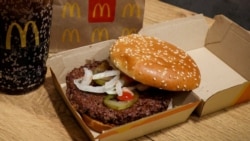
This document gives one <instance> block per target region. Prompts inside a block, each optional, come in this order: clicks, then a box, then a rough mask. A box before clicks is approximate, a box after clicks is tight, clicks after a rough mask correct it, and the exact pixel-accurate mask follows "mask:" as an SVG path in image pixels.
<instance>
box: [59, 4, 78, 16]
mask: <svg viewBox="0 0 250 141" xmlns="http://www.w3.org/2000/svg"><path fill="white" fill-rule="evenodd" d="M67 11H68V13H69V17H71V18H73V17H75V16H77V17H78V18H81V9H80V6H79V4H78V3H76V2H73V3H69V2H66V3H65V4H64V6H63V9H62V18H65V17H66V14H67ZM75 14H76V15H75Z"/></svg>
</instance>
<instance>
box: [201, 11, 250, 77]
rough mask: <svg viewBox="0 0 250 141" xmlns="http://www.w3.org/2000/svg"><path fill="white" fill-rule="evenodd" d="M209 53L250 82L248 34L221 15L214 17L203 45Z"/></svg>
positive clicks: (249, 39)
mask: <svg viewBox="0 0 250 141" xmlns="http://www.w3.org/2000/svg"><path fill="white" fill-rule="evenodd" d="M205 46H206V47H207V48H208V49H209V50H210V51H211V52H213V53H214V54H215V55H216V56H218V57H219V58H220V59H221V60H223V61H224V62H225V63H227V64H228V65H229V66H230V67H232V68H233V69H234V70H236V71H237V72H238V73H239V74H241V75H242V76H243V77H244V78H246V79H247V80H250V71H249V70H250V63H249V62H250V33H249V32H248V31H246V30H245V29H243V28H242V27H240V26H239V25H237V24H236V23H234V22H233V21H231V20H230V19H228V18H226V17H225V16H223V15H217V16H215V23H214V24H213V26H212V27H211V29H210V30H209V31H208V34H207V38H206V45H205Z"/></svg>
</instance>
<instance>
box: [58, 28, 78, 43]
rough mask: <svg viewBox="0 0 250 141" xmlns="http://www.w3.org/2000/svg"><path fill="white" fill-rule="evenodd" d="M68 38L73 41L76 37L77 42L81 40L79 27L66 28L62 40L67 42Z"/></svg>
mask: <svg viewBox="0 0 250 141" xmlns="http://www.w3.org/2000/svg"><path fill="white" fill-rule="evenodd" d="M67 37H69V38H67ZM66 39H69V41H70V42H73V39H76V42H77V43H79V42H80V33H79V31H78V30H77V29H65V30H64V31H63V34H62V42H65V41H66Z"/></svg>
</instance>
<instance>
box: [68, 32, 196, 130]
mask: <svg viewBox="0 0 250 141" xmlns="http://www.w3.org/2000/svg"><path fill="white" fill-rule="evenodd" d="M66 84H67V90H66V95H67V98H68V99H69V101H70V102H71V104H72V106H73V107H74V109H75V110H76V111H77V112H78V113H79V114H80V115H81V117H82V120H83V121H84V122H85V123H86V125H87V126H88V127H89V128H91V129H92V130H94V131H96V132H102V131H104V130H108V129H111V128H113V127H116V126H120V125H123V124H126V123H129V122H132V121H135V120H139V119H141V118H144V117H147V116H150V115H153V114H156V113H159V112H162V111H166V110H168V109H169V108H170V107H171V99H172V96H173V95H176V94H178V93H179V92H180V91H181V92H183V91H191V90H193V89H195V88H197V87H198V86H199V84H200V71H199V68H198V66H197V65H196V63H195V61H194V60H193V59H192V58H191V57H190V56H189V55H188V54H187V53H186V52H185V51H183V50H181V49H180V48H177V47H176V46H174V45H173V44H170V43H168V42H166V41H163V40H160V39H158V38H155V37H151V36H144V35H140V34H131V35H127V36H121V37H119V38H118V39H117V40H116V41H115V43H114V44H113V45H112V46H111V47H110V50H109V58H107V59H106V60H98V61H97V60H86V63H85V64H84V65H82V66H81V67H79V68H74V69H73V70H72V71H71V72H69V73H68V74H67V76H66Z"/></svg>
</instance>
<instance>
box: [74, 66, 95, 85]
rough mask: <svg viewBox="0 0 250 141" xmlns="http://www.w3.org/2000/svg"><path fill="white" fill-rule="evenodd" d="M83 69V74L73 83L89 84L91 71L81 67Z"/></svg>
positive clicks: (91, 75)
mask: <svg viewBox="0 0 250 141" xmlns="http://www.w3.org/2000/svg"><path fill="white" fill-rule="evenodd" d="M83 69H84V76H83V77H82V78H79V79H75V80H74V83H75V82H77V83H80V84H81V85H89V84H90V83H91V81H92V77H93V73H92V71H91V70H90V69H88V68H83Z"/></svg>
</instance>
